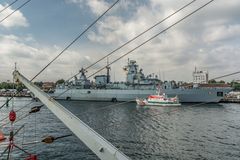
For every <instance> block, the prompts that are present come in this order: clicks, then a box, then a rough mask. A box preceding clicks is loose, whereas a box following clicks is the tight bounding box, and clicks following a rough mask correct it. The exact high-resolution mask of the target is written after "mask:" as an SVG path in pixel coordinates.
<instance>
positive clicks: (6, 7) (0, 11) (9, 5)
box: [0, 0, 18, 13]
mask: <svg viewBox="0 0 240 160" xmlns="http://www.w3.org/2000/svg"><path fill="white" fill-rule="evenodd" d="M17 1H18V0H15V1H13V2H12V3H10V4H8V5H7V6H5V7H4V8H3V9H2V10H0V13H2V12H3V11H5V10H6V9H8V8H9V7H11V6H12V5H13V4H14V3H16V2H17Z"/></svg>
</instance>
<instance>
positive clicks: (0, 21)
mask: <svg viewBox="0 0 240 160" xmlns="http://www.w3.org/2000/svg"><path fill="white" fill-rule="evenodd" d="M30 1H31V0H28V1H26V2H25V3H23V4H22V5H21V6H19V7H18V8H17V9H15V10H14V11H13V12H12V13H10V14H9V15H7V16H6V17H4V18H3V19H2V20H0V23H2V22H3V21H4V20H6V19H7V18H9V17H10V16H11V15H13V14H14V13H15V12H16V11H18V10H19V9H21V8H22V7H24V6H25V5H26V4H28V3H29V2H30Z"/></svg>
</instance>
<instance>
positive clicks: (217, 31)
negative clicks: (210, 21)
mask: <svg viewBox="0 0 240 160" xmlns="http://www.w3.org/2000/svg"><path fill="white" fill-rule="evenodd" d="M237 37H240V24H236V25H235V24H233V25H217V26H214V27H211V28H207V29H206V31H205V33H204V35H203V39H204V41H205V42H216V41H220V40H222V41H223V40H229V39H234V38H237Z"/></svg>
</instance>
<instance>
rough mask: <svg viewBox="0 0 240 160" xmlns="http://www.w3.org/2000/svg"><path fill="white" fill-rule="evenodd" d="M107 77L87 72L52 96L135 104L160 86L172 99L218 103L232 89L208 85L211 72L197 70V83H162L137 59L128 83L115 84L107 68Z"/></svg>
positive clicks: (130, 62)
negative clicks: (147, 71) (91, 79)
mask: <svg viewBox="0 0 240 160" xmlns="http://www.w3.org/2000/svg"><path fill="white" fill-rule="evenodd" d="M106 69H107V74H106V75H97V76H95V77H94V79H95V82H91V81H90V80H89V79H87V77H86V75H85V71H84V69H81V70H80V71H79V72H80V76H79V78H78V77H77V76H75V77H74V80H71V81H68V82H65V83H64V84H61V85H57V86H56V88H55V90H54V92H53V93H51V94H50V96H52V97H54V98H55V99H65V100H85V101H112V102H117V101H135V99H136V97H138V98H146V97H148V96H149V95H152V94H155V93H156V91H157V90H158V88H159V87H161V89H162V90H163V92H164V93H166V94H167V95H169V96H178V98H179V102H181V103H185V102H190V103H191V102H193V103H195V102H206V103H210V102H214V103H217V102H219V101H220V100H221V99H223V97H224V96H225V95H226V94H227V93H228V92H230V91H231V90H232V88H231V87H230V86H229V85H226V84H208V72H207V71H202V70H197V69H196V68H195V70H194V72H193V82H192V83H190V84H189V83H188V84H184V83H178V84H176V83H175V82H174V81H170V82H169V81H165V82H162V81H161V80H160V79H159V78H158V76H157V75H155V76H154V75H152V74H151V75H148V76H145V75H144V74H143V69H139V66H138V65H137V62H136V61H135V60H128V64H127V65H126V66H125V67H123V70H124V71H126V81H125V82H111V81H110V74H109V70H110V67H107V68H106Z"/></svg>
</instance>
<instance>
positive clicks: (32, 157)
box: [25, 154, 37, 160]
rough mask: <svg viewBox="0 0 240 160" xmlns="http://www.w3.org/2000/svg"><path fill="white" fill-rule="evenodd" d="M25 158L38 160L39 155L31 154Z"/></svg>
mask: <svg viewBox="0 0 240 160" xmlns="http://www.w3.org/2000/svg"><path fill="white" fill-rule="evenodd" d="M25 160H37V155H32V154H31V155H29V156H28V157H27V158H25Z"/></svg>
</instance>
